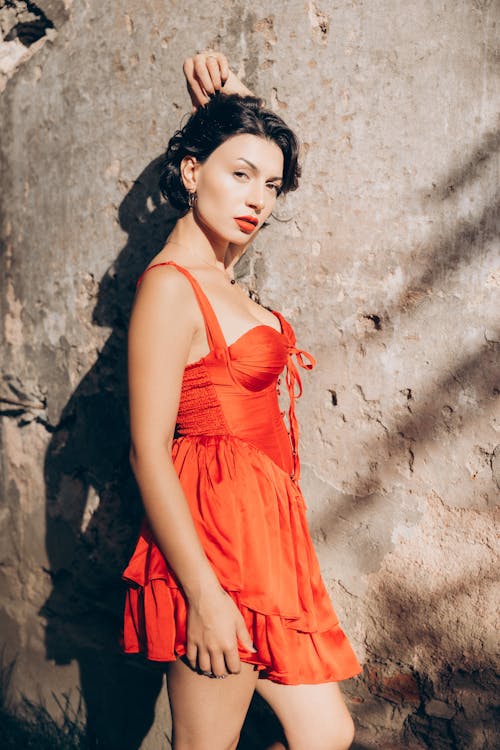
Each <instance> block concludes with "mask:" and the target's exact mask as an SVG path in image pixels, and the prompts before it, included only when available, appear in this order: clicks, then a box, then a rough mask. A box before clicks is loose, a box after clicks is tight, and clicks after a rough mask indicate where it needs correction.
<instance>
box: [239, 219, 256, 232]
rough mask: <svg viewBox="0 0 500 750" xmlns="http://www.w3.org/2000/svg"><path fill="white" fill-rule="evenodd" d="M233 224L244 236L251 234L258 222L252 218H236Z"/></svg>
mask: <svg viewBox="0 0 500 750" xmlns="http://www.w3.org/2000/svg"><path fill="white" fill-rule="evenodd" d="M235 222H236V223H237V225H238V226H239V228H240V230H241V231H242V232H244V233H245V234H252V232H253V231H254V230H255V227H256V226H257V224H258V223H259V222H258V220H257V219H254V218H253V217H252V216H238V218H237V219H235Z"/></svg>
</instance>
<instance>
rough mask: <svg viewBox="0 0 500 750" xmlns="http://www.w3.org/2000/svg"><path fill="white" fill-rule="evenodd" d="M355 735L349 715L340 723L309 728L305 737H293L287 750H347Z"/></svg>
mask: <svg viewBox="0 0 500 750" xmlns="http://www.w3.org/2000/svg"><path fill="white" fill-rule="evenodd" d="M354 734H355V727H354V721H353V720H352V717H351V715H350V714H346V715H345V716H344V717H342V721H341V722H335V723H333V722H332V723H331V724H326V725H325V724H323V725H322V726H321V725H318V727H317V728H316V729H315V728H312V727H311V728H309V729H308V731H307V736H303V737H300V736H295V738H293V739H291V741H290V742H289V745H288V747H289V750H348V748H350V747H351V745H352V743H353V740H354Z"/></svg>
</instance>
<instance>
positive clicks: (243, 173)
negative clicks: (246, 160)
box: [233, 172, 248, 179]
mask: <svg viewBox="0 0 500 750" xmlns="http://www.w3.org/2000/svg"><path fill="white" fill-rule="evenodd" d="M233 174H234V176H235V177H238V178H241V179H244V178H246V177H248V175H247V173H246V172H233Z"/></svg>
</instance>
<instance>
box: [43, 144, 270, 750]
mask: <svg viewBox="0 0 500 750" xmlns="http://www.w3.org/2000/svg"><path fill="white" fill-rule="evenodd" d="M160 161H161V157H159V158H157V159H155V160H154V161H152V162H151V163H150V164H149V165H148V167H146V169H145V170H144V171H143V172H142V173H141V175H140V176H139V177H138V178H137V179H136V180H135V182H134V185H133V187H132V189H131V190H130V192H129V193H128V194H127V196H126V197H125V198H124V200H123V202H122V204H121V206H120V209H119V219H120V225H121V227H122V228H123V229H124V231H126V232H127V234H128V240H127V243H126V245H125V247H124V248H123V249H122V250H121V252H120V254H119V255H118V257H117V259H116V261H115V263H114V264H113V265H112V267H111V268H110V269H109V270H108V272H107V273H106V275H105V276H104V277H103V279H102V280H101V283H100V287H99V294H98V298H97V304H96V307H95V309H94V313H93V320H94V322H95V323H96V324H97V325H99V326H105V327H110V328H112V333H111V335H110V337H109V339H108V340H107V342H106V344H105V345H104V347H103V349H102V351H101V352H100V354H99V357H98V359H97V361H96V363H95V364H94V366H93V367H92V368H91V369H90V370H89V372H88V373H87V374H86V375H85V377H84V378H83V379H82V381H81V382H80V384H79V385H78V387H77V389H76V390H75V392H74V393H73V395H72V396H71V398H70V400H69V401H68V403H67V404H66V406H65V408H64V410H63V412H62V414H61V418H60V420H59V423H58V424H57V426H56V427H55V428H54V431H53V435H52V439H51V441H50V444H49V447H48V449H47V454H46V458H45V483H46V547H47V554H48V558H49V561H50V575H51V577H52V582H53V590H52V593H51V594H50V596H49V598H48V599H47V601H46V602H45V604H44V606H43V607H42V609H41V612H40V614H41V615H42V616H43V617H44V618H45V619H46V621H47V627H46V654H47V658H48V659H52V660H54V661H55V663H56V664H61V665H62V664H68V663H69V662H71V661H72V660H73V659H76V660H77V661H78V664H79V669H80V680H81V691H82V694H83V698H84V701H85V705H86V712H87V734H88V737H87V741H88V745H89V747H91V748H94V747H98V748H99V749H100V750H101V749H103V748H106V749H107V750H115V749H116V750H118V749H119V750H136V748H139V747H140V745H141V743H142V740H143V739H144V737H145V736H146V734H147V733H148V731H149V729H150V728H151V726H152V724H153V721H154V712H155V704H156V699H157V697H158V694H159V692H160V690H161V687H162V683H163V673H164V669H163V666H162V665H161V664H160V665H159V664H156V665H155V664H151V663H148V662H147V661H146V660H145V659H143V658H142V657H127V656H124V655H123V654H122V652H121V650H120V645H119V637H120V632H121V626H122V613H123V594H124V588H123V586H122V584H121V579H120V576H121V572H122V571H123V569H124V568H125V566H126V564H127V562H128V559H129V557H130V555H131V554H132V551H133V548H134V545H135V542H136V539H137V535H138V531H139V526H140V521H141V518H142V505H141V500H140V496H139V492H138V489H137V486H136V483H135V479H134V477H133V475H132V472H131V469H130V465H129V458H128V453H129V426H128V410H127V383H126V332H127V327H128V319H129V314H130V310H131V307H132V302H133V296H134V291H135V283H136V280H137V278H138V277H139V275H140V274H141V272H142V271H143V270H144V267H145V266H146V265H147V264H148V263H149V261H150V260H151V258H152V257H153V256H154V255H156V254H157V253H158V252H159V251H160V250H161V248H162V247H163V246H164V244H165V241H166V238H167V237H168V234H169V233H170V231H171V229H172V227H173V225H174V223H175V219H176V214H175V213H174V212H173V210H172V209H171V208H170V207H169V206H168V204H166V203H165V202H164V201H163V200H162V199H161V196H160V193H159V190H158V177H159V166H160ZM252 716H254V717H257V719H256V720H253V719H252ZM167 729H168V728H167V727H165V733H166V730H167ZM279 733H280V730H279V727H278V726H277V723H276V720H275V719H274V718H273V717H272V716H271V714H270V709H268V708H267V706H265V705H264V702H263V701H262V700H261V699H259V698H258V697H256V698H255V699H254V701H253V702H252V707H251V710H250V712H249V716H248V719H247V721H246V723H245V727H244V731H243V732H242V740H241V743H240V750H250V748H252V750H258V748H259V747H260V746H261V741H262V743H264V744H262V747H265V746H267V744H268V739H267V736H274V737H275V736H279ZM264 734H266V735H267V736H266V737H265V738H264V736H263V735H264ZM86 744H87V743H86Z"/></svg>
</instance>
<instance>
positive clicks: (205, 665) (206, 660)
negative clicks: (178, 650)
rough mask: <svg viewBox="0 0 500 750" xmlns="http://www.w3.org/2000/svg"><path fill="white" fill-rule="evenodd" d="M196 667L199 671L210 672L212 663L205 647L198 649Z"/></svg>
mask: <svg viewBox="0 0 500 750" xmlns="http://www.w3.org/2000/svg"><path fill="white" fill-rule="evenodd" d="M198 669H199V670H200V672H204V673H206V674H210V673H211V672H212V663H211V660H210V653H209V652H208V651H207V650H206V649H201V648H200V649H198Z"/></svg>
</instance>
